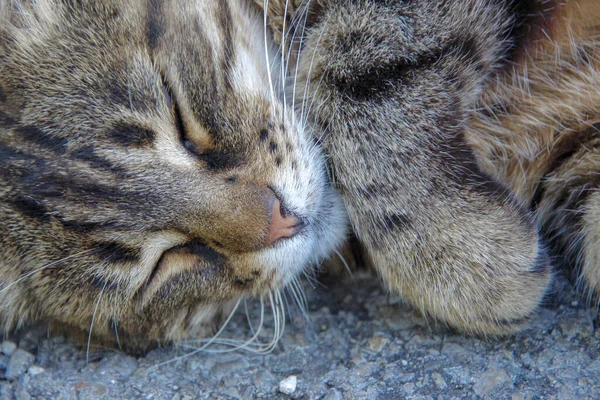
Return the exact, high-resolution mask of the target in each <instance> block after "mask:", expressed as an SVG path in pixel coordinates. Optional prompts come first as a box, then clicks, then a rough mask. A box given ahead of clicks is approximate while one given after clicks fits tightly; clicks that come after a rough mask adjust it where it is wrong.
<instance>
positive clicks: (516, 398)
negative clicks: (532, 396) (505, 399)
mask: <svg viewBox="0 0 600 400" xmlns="http://www.w3.org/2000/svg"><path fill="white" fill-rule="evenodd" d="M511 400H525V396H523V395H522V394H521V393H518V392H517V393H513V394H512V398H511Z"/></svg>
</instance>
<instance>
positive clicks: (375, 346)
mask: <svg viewBox="0 0 600 400" xmlns="http://www.w3.org/2000/svg"><path fill="white" fill-rule="evenodd" d="M389 341H390V340H389V339H388V338H386V337H383V336H373V337H372V338H371V339H369V342H368V343H367V349H369V350H370V351H372V352H375V353H379V352H381V350H382V349H383V348H384V347H385V345H386V344H388V342H389Z"/></svg>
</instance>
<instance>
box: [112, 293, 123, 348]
mask: <svg viewBox="0 0 600 400" xmlns="http://www.w3.org/2000/svg"><path fill="white" fill-rule="evenodd" d="M119 284H120V282H119V281H117V287H116V289H115V303H114V313H113V327H114V331H115V339H116V341H117V346H118V347H119V350H123V349H122V348H121V341H120V340H119V330H118V329H117V325H118V321H119V315H118V310H119V306H118V304H117V301H118V298H119Z"/></svg>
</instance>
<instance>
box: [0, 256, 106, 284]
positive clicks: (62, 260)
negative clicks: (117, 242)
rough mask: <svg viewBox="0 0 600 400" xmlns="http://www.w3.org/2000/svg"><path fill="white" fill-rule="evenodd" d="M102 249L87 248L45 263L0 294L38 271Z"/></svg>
mask: <svg viewBox="0 0 600 400" xmlns="http://www.w3.org/2000/svg"><path fill="white" fill-rule="evenodd" d="M100 250H101V249H89V250H86V251H82V252H81V253H77V254H71V255H70V256H67V257H65V258H61V259H60V260H57V261H53V262H51V263H49V264H46V265H43V266H41V267H40V268H37V269H34V270H33V271H30V272H28V273H26V274H25V275H22V276H21V277H19V278H18V279H17V280H16V281H14V282H12V283H10V284H9V285H7V286H6V287H4V288H2V289H1V290H0V294H2V293H3V292H4V291H6V290H8V289H10V288H11V287H13V286H14V285H16V284H18V283H19V282H21V281H23V280H24V279H27V278H29V277H30V276H32V275H34V274H36V273H38V272H40V271H43V270H44V269H47V268H50V267H54V266H56V265H57V264H60V263H62V262H65V261H68V260H71V259H73V258H75V257H80V256H83V255H86V254H89V253H93V252H95V251H100Z"/></svg>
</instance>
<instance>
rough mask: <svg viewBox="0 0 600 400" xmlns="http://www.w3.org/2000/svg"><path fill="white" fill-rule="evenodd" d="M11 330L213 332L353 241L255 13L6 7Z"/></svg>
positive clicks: (104, 4) (235, 0)
mask: <svg viewBox="0 0 600 400" xmlns="http://www.w3.org/2000/svg"><path fill="white" fill-rule="evenodd" d="M1 7H2V8H1V9H0V13H1V14H0V18H2V19H3V20H2V21H1V22H2V23H1V24H0V164H1V165H0V180H1V181H2V185H1V188H0V255H1V260H2V261H1V262H0V281H1V282H2V283H3V285H2V287H0V307H2V312H1V313H0V316H1V317H2V320H1V321H0V322H1V323H2V324H3V325H4V327H5V328H7V329H9V328H11V327H14V326H15V325H18V324H21V323H26V322H29V321H31V320H44V321H58V322H61V323H67V324H69V325H73V326H75V327H78V328H82V329H85V330H87V329H89V328H90V324H91V322H92V319H93V321H94V325H93V333H94V334H95V335H98V336H107V337H108V336H110V335H112V334H113V331H115V330H116V331H117V332H119V334H120V337H121V340H123V338H125V337H129V338H130V340H131V341H132V342H133V343H137V344H138V345H144V343H147V342H148V341H150V342H151V341H165V340H177V339H181V338H187V337H196V336H198V335H202V334H206V333H207V332H208V330H210V329H212V328H213V326H212V323H213V321H215V320H216V319H217V317H219V316H220V315H221V313H222V312H223V311H224V310H226V309H227V308H229V307H231V304H233V303H235V302H236V301H237V300H238V299H239V298H240V297H241V296H244V295H264V294H266V293H269V292H270V291H273V290H277V289H279V288H282V287H283V286H284V285H286V284H287V283H288V282H289V281H290V280H292V279H293V278H294V277H295V276H297V274H298V273H299V272H300V271H301V270H302V269H304V268H307V267H308V266H309V265H311V264H312V263H314V262H316V261H318V260H319V259H322V258H324V257H326V256H327V255H328V254H329V253H330V252H331V251H333V249H334V248H335V247H336V246H337V245H338V243H339V242H340V241H341V240H342V238H343V236H344V233H345V225H346V222H345V217H344V210H343V206H342V203H341V201H340V200H339V198H338V197H337V195H336V194H335V193H334V192H333V191H332V190H331V189H330V187H329V186H328V183H327V176H326V170H325V163H324V157H323V155H322V154H321V152H320V150H319V149H318V147H316V146H315V145H314V143H313V141H312V140H311V139H310V136H309V134H308V133H306V132H305V130H304V129H303V127H302V125H301V124H300V123H299V121H298V120H296V119H295V118H294V115H293V113H292V111H291V110H290V109H289V107H286V103H285V102H284V101H283V100H282V97H281V92H282V80H281V79H280V72H281V65H278V62H279V60H278V59H277V57H276V52H277V49H276V48H274V46H273V45H272V44H271V42H270V39H269V38H268V37H267V38H265V37H266V36H268V35H267V34H266V33H265V30H264V27H263V24H262V22H263V20H262V15H261V13H260V12H256V10H254V9H253V8H250V6H249V5H248V4H246V3H245V2H243V1H242V0H227V1H222V0H210V1H206V0H190V1H185V2H182V1H179V0H178V1H175V0H172V1H158V0H150V1H149V2H148V3H147V4H146V2H121V1H94V2H89V3H82V4H79V3H75V4H73V3H72V2H64V3H63V2H51V1H46V0H40V1H9V2H3V3H2V4H1Z"/></svg>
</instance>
